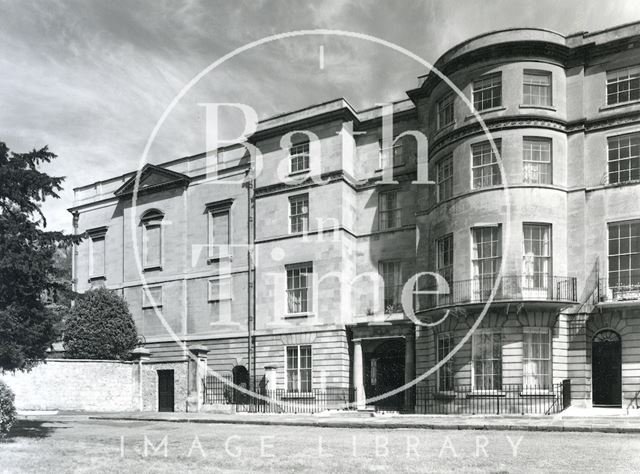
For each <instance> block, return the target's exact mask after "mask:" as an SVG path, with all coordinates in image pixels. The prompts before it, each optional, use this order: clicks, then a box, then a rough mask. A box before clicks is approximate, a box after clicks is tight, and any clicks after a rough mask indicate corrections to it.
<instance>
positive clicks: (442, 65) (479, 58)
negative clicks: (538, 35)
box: [407, 35, 640, 102]
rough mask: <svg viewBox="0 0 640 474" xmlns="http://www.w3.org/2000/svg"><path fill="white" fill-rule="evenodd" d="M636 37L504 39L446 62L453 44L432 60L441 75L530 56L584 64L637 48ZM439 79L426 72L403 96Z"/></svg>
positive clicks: (425, 91) (423, 91) (427, 90)
mask: <svg viewBox="0 0 640 474" xmlns="http://www.w3.org/2000/svg"><path fill="white" fill-rule="evenodd" d="M639 39H640V36H638V35H636V36H628V37H625V38H620V39H617V40H613V41H608V42H606V43H601V44H596V43H594V42H589V43H585V44H581V45H578V46H566V45H562V44H558V43H552V42H547V41H544V40H531V41H512V42H508V41H507V42H503V43H495V44H489V45H486V46H482V47H479V48H477V49H474V50H471V51H468V52H466V53H462V54H460V55H459V56H455V57H453V58H452V59H451V60H449V61H446V59H447V56H448V55H449V54H450V53H451V52H452V51H454V50H455V48H456V47H454V48H452V49H450V50H449V51H447V52H446V53H444V54H443V55H442V56H441V57H440V59H438V61H436V63H435V65H434V68H436V69H438V70H439V71H440V72H441V73H443V74H444V75H445V76H450V75H451V74H453V73H455V72H457V71H459V70H461V69H463V68H466V67H468V66H469V65H471V64H479V63H484V62H487V61H496V60H505V59H513V58H531V57H534V58H544V59H546V60H548V61H550V62H553V63H556V64H558V65H560V66H562V67H565V68H571V67H576V66H586V65H588V64H589V62H590V61H592V60H593V59H597V58H601V57H602V56H607V55H612V54H617V53H621V52H625V51H628V50H629V48H634V47H636V48H637V46H638V40H639ZM441 81H442V79H440V77H439V76H438V75H436V74H433V73H430V74H429V76H428V77H427V78H426V80H425V81H424V83H423V84H422V85H421V86H420V87H418V88H416V89H412V90H410V91H407V95H408V96H409V97H410V98H411V99H412V100H413V101H414V102H416V101H417V99H419V98H420V97H425V96H428V95H430V94H431V92H433V89H434V88H435V87H436V86H437V85H438V84H439V83H440V82H441Z"/></svg>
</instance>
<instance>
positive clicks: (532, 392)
mask: <svg viewBox="0 0 640 474" xmlns="http://www.w3.org/2000/svg"><path fill="white" fill-rule="evenodd" d="M540 395H546V396H549V397H552V396H553V393H552V392H551V391H550V390H549V389H546V388H545V389H539V390H523V391H522V392H520V396H521V397H539V396H540Z"/></svg>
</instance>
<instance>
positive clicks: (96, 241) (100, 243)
mask: <svg viewBox="0 0 640 474" xmlns="http://www.w3.org/2000/svg"><path fill="white" fill-rule="evenodd" d="M104 243H105V238H104V237H103V236H102V237H94V238H92V239H91V258H90V260H89V265H90V267H91V268H90V269H89V276H103V275H104V250H105V247H104Z"/></svg>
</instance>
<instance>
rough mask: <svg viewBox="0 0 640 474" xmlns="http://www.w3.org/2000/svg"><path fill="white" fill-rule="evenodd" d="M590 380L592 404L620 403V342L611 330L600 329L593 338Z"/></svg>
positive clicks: (611, 405) (616, 404)
mask: <svg viewBox="0 0 640 474" xmlns="http://www.w3.org/2000/svg"><path fill="white" fill-rule="evenodd" d="M591 380H592V388H593V394H592V400H593V405H594V406H609V407H619V406H621V405H622V343H621V341H620V336H618V334H616V333H615V332H613V331H610V330H605V331H600V332H599V333H597V334H596V335H595V336H594V338H593V345H592V349H591Z"/></svg>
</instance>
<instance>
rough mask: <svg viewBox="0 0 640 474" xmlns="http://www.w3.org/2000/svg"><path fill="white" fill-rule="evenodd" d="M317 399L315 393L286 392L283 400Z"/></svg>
mask: <svg viewBox="0 0 640 474" xmlns="http://www.w3.org/2000/svg"><path fill="white" fill-rule="evenodd" d="M313 398H316V396H315V394H314V393H308V392H286V393H284V394H283V395H282V400H300V399H313Z"/></svg>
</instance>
